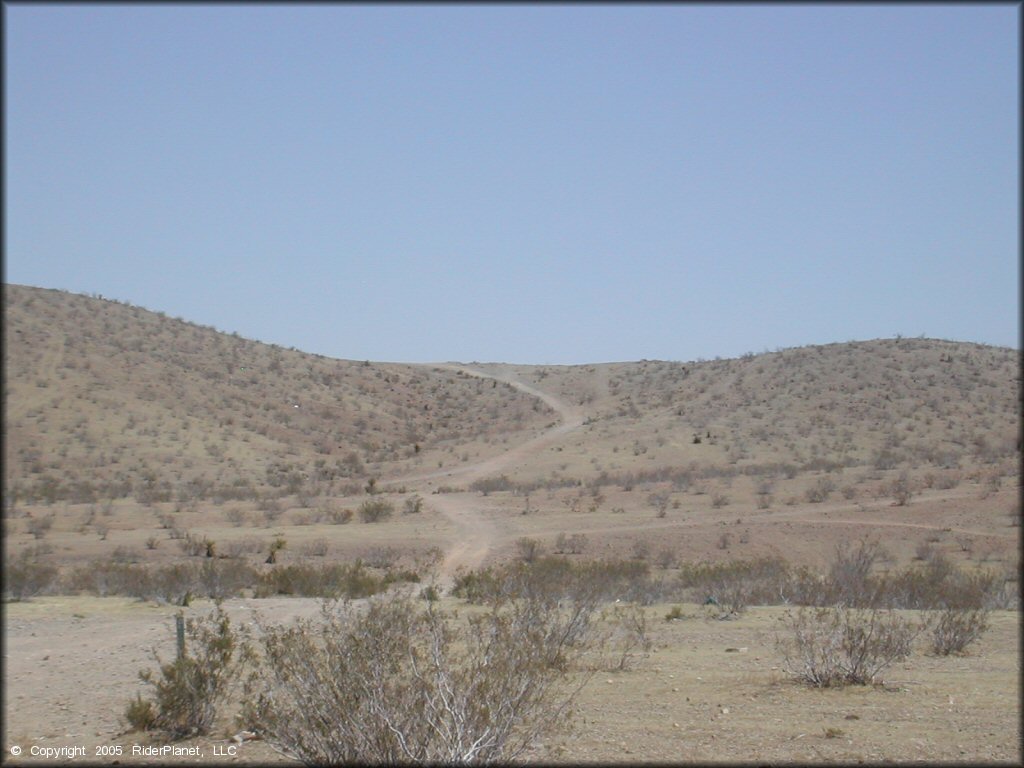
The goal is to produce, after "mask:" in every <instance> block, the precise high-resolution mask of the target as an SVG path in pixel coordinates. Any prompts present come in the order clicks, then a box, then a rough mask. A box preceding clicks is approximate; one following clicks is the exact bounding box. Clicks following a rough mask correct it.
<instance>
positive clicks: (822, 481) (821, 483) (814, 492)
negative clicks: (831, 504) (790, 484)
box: [804, 477, 836, 504]
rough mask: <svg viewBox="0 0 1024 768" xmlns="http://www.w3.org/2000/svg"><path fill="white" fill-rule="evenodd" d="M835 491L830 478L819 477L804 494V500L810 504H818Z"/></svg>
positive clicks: (834, 485) (833, 482)
mask: <svg viewBox="0 0 1024 768" xmlns="http://www.w3.org/2000/svg"><path fill="white" fill-rule="evenodd" d="M835 489H836V484H835V481H834V480H832V478H831V477H819V478H818V479H817V480H816V481H815V482H814V485H812V486H811V487H810V488H808V489H807V491H806V493H805V494H804V498H805V499H807V502H808V503H810V504H820V503H822V502H823V501H827V500H828V497H829V496H831V495H832V491H834V490H835Z"/></svg>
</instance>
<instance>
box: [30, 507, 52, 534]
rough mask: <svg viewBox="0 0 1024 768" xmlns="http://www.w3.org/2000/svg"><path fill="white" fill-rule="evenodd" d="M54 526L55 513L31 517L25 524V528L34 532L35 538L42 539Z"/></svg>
mask: <svg viewBox="0 0 1024 768" xmlns="http://www.w3.org/2000/svg"><path fill="white" fill-rule="evenodd" d="M52 527H53V513H50V514H49V515H46V516H44V517H30V518H29V519H28V522H27V523H26V524H25V530H26V531H28V532H29V533H31V534H32V537H33V538H34V539H42V538H44V537H45V536H46V534H47V533H49V531H50V528H52Z"/></svg>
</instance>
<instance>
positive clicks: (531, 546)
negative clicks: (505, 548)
mask: <svg viewBox="0 0 1024 768" xmlns="http://www.w3.org/2000/svg"><path fill="white" fill-rule="evenodd" d="M516 549H517V550H518V551H519V557H520V558H521V559H522V561H523V562H524V563H532V562H534V561H535V560H536V559H537V558H539V557H540V556H541V555H542V554H544V545H543V544H541V542H540V541H538V540H537V539H531V538H528V537H525V536H524V537H523V538H520V539H517V540H516Z"/></svg>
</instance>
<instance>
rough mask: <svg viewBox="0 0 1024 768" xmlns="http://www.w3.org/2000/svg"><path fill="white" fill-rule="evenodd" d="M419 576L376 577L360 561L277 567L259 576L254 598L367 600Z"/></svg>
mask: <svg viewBox="0 0 1024 768" xmlns="http://www.w3.org/2000/svg"><path fill="white" fill-rule="evenodd" d="M418 580H419V576H417V575H416V574H415V573H411V572H408V571H398V572H395V571H389V572H388V573H386V574H384V575H383V576H376V575H374V574H373V573H371V572H370V571H369V570H367V568H366V567H365V566H364V565H363V563H362V562H361V561H358V560H357V561H356V562H355V563H353V564H351V565H349V564H344V563H327V564H324V565H320V566H314V565H310V564H308V563H295V564H291V565H285V566H278V567H276V568H273V569H271V570H269V571H267V572H266V573H263V574H262V575H261V576H260V577H259V580H258V582H257V583H256V585H255V595H256V597H268V596H270V595H299V596H302V597H326V598H345V597H347V598H358V597H369V596H370V595H375V594H377V593H378V592H382V591H384V590H385V589H387V588H388V587H389V586H390V585H391V584H394V583H397V582H403V581H404V582H415V581H418Z"/></svg>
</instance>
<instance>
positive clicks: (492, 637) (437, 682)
mask: <svg viewBox="0 0 1024 768" xmlns="http://www.w3.org/2000/svg"><path fill="white" fill-rule="evenodd" d="M563 622H564V619H563V617H562V615H561V611H559V610H558V607H557V605H551V604H549V603H545V602H544V601H540V600H530V599H522V600H512V601H501V602H499V603H496V604H495V605H493V606H492V607H491V609H490V610H488V611H487V612H486V613H484V614H477V615H474V616H471V617H469V618H468V619H467V620H466V621H465V622H462V621H460V620H459V619H458V617H457V616H451V615H448V614H446V613H444V612H442V611H441V610H440V609H439V608H437V606H436V604H435V603H433V602H429V601H422V600H415V599H413V598H411V597H409V596H407V595H398V594H391V595H389V596H386V597H380V598H375V599H373V600H371V601H370V603H369V605H368V606H366V607H365V609H364V610H358V609H356V608H354V607H352V606H351V605H347V604H340V605H339V604H327V603H325V605H324V610H323V612H322V615H321V617H320V618H319V620H312V619H309V620H299V621H297V622H296V623H294V624H293V625H291V626H287V627H264V634H263V638H262V641H261V643H260V650H261V652H262V658H261V660H260V662H259V663H258V665H257V667H256V668H255V670H254V672H253V674H252V675H251V676H250V678H249V679H248V680H247V682H246V697H245V698H246V702H247V704H246V707H245V711H244V712H243V716H242V719H243V722H245V723H246V725H247V727H249V728H251V729H253V730H255V731H256V732H257V733H259V734H260V735H261V736H262V737H263V738H264V739H266V740H267V742H268V743H270V744H271V745H272V746H274V747H275V748H276V749H277V750H278V751H280V752H281V753H282V754H284V755H287V756H290V757H292V758H294V759H297V760H301V761H302V762H305V763H307V764H338V763H346V762H362V763H367V762H373V763H377V762H381V763H398V762H428V763H492V762H498V761H508V760H512V759H515V758H517V757H520V756H522V755H523V754H524V753H525V752H526V751H527V750H528V749H529V748H530V747H531V745H533V744H534V743H535V742H536V741H537V739H539V738H541V737H542V736H544V735H546V734H549V733H551V732H552V731H553V730H554V729H556V728H558V727H560V726H562V725H563V724H564V723H565V721H566V717H567V715H568V714H569V711H570V708H571V705H572V702H573V699H574V697H575V695H576V693H577V692H578V690H579V688H580V687H581V685H582V682H581V681H580V679H579V678H580V677H583V678H584V679H585V675H582V676H577V677H576V678H575V679H574V678H573V677H572V676H570V674H569V672H568V670H569V666H568V663H569V662H571V661H572V660H573V659H575V658H576V657H578V655H579V654H580V653H582V652H583V650H584V649H585V647H586V646H585V644H583V643H579V644H577V645H576V646H573V647H572V648H569V647H568V646H566V645H564V644H561V643H560V639H561V638H562V637H563ZM555 657H557V658H559V659H560V660H561V661H563V662H565V665H553V664H552V663H551V662H552V659H553V658H555Z"/></svg>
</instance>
